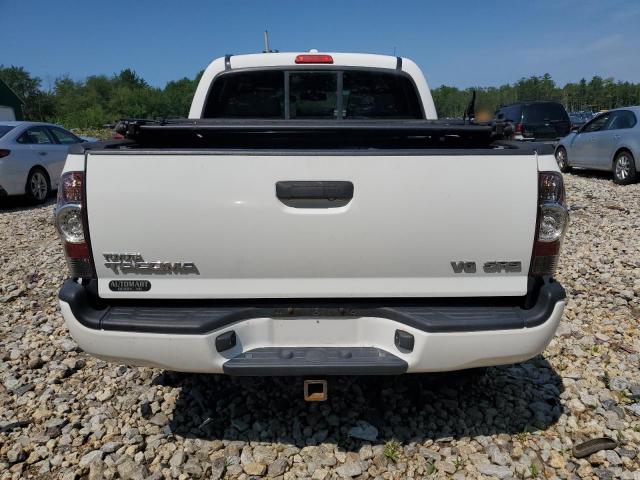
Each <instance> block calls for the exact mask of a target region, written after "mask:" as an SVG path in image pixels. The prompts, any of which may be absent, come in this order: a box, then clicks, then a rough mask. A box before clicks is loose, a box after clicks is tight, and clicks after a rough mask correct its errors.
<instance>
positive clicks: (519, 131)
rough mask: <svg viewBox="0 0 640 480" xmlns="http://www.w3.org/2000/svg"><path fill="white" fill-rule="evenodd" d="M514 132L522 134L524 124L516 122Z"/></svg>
mask: <svg viewBox="0 0 640 480" xmlns="http://www.w3.org/2000/svg"><path fill="white" fill-rule="evenodd" d="M515 132H516V133H519V134H523V133H524V124H522V123H516V129H515Z"/></svg>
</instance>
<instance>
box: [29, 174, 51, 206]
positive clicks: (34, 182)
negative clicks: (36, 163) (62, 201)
mask: <svg viewBox="0 0 640 480" xmlns="http://www.w3.org/2000/svg"><path fill="white" fill-rule="evenodd" d="M50 190H51V185H49V176H48V175H47V172H45V171H44V170H43V169H41V168H34V169H33V170H31V171H30V172H29V176H28V177H27V186H26V189H25V193H26V194H27V198H29V200H31V201H32V202H34V203H44V202H45V201H46V200H47V197H48V196H49V191H50Z"/></svg>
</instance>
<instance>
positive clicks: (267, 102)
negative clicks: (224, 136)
mask: <svg viewBox="0 0 640 480" xmlns="http://www.w3.org/2000/svg"><path fill="white" fill-rule="evenodd" d="M202 116H203V118H284V72H283V71H277V70H274V71H265V70H262V71H256V72H238V73H230V74H225V75H222V76H221V77H220V78H218V79H217V80H215V81H214V82H213V85H212V86H211V91H210V92H209V97H208V98H207V102H206V105H205V107H204V112H203V115H202Z"/></svg>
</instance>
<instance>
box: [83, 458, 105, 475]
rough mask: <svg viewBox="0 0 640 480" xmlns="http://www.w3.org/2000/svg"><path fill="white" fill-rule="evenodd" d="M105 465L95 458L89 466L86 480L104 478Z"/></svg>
mask: <svg viewBox="0 0 640 480" xmlns="http://www.w3.org/2000/svg"><path fill="white" fill-rule="evenodd" d="M104 470H105V463H104V462H103V461H102V460H101V459H98V458H96V459H95V460H93V461H92V462H91V463H90V464H89V475H88V476H87V479H88V480H102V478H104Z"/></svg>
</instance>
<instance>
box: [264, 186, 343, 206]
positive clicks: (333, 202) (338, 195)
mask: <svg viewBox="0 0 640 480" xmlns="http://www.w3.org/2000/svg"><path fill="white" fill-rule="evenodd" d="M276 196H277V197H278V199H280V201H281V202H282V203H284V204H285V205H287V206H290V207H296V208H332V207H341V206H344V205H346V204H347V203H349V202H350V201H351V199H352V198H353V183H351V182H343V181H286V182H277V183H276Z"/></svg>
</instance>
